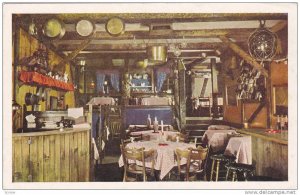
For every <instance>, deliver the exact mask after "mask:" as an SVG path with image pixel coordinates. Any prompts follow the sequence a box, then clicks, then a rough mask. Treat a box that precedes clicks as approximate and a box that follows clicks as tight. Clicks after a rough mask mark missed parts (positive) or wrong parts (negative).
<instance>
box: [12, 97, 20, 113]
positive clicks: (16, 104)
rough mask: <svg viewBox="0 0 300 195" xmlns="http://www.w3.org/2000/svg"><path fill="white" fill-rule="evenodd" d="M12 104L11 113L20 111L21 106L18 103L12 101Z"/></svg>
mask: <svg viewBox="0 0 300 195" xmlns="http://www.w3.org/2000/svg"><path fill="white" fill-rule="evenodd" d="M12 102H13V103H12V110H13V111H17V110H20V109H21V105H20V104H18V103H17V102H16V100H13V101H12Z"/></svg>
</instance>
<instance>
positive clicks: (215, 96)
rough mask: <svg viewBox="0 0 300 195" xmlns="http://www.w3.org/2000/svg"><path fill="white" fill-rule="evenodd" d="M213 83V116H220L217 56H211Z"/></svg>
mask: <svg viewBox="0 0 300 195" xmlns="http://www.w3.org/2000/svg"><path fill="white" fill-rule="evenodd" d="M210 63H211V83H212V100H213V101H212V114H213V118H215V117H217V116H218V93H219V89H218V70H217V67H216V66H217V64H216V58H211V60H210Z"/></svg>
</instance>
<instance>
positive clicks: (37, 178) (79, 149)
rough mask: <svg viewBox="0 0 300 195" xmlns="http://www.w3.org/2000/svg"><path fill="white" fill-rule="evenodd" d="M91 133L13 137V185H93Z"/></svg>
mask: <svg viewBox="0 0 300 195" xmlns="http://www.w3.org/2000/svg"><path fill="white" fill-rule="evenodd" d="M90 140H91V138H90V129H72V128H65V129H64V131H59V130H50V131H41V132H31V133H14V134H13V137H12V143H13V148H12V149H13V156H12V158H13V159H12V162H13V167H12V168H13V173H12V174H13V181H14V182H78V181H81V182H83V181H90V176H91V173H90V171H91V170H90V167H91V166H90V162H91V159H90V156H91V155H90V152H91V148H90V146H91V144H90V143H91V141H90Z"/></svg>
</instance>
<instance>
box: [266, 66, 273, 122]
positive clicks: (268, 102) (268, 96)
mask: <svg viewBox="0 0 300 195" xmlns="http://www.w3.org/2000/svg"><path fill="white" fill-rule="evenodd" d="M267 63H268V65H267V66H266V67H267V68H268V73H269V75H270V74H271V63H269V62H267ZM265 82H266V96H265V98H266V99H265V103H266V107H267V128H270V127H271V124H272V122H271V119H272V109H271V106H272V96H271V94H272V93H271V91H272V83H271V82H272V80H271V76H269V77H268V78H265Z"/></svg>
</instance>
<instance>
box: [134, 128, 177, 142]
mask: <svg viewBox="0 0 300 195" xmlns="http://www.w3.org/2000/svg"><path fill="white" fill-rule="evenodd" d="M179 133H180V132H176V131H164V136H165V137H166V138H167V137H170V138H174V139H175V138H176V136H177V135H178V134H179ZM141 134H142V137H145V136H149V137H150V140H158V139H159V138H160V136H162V132H161V131H158V133H153V130H146V131H135V132H131V133H130V135H141Z"/></svg>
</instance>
